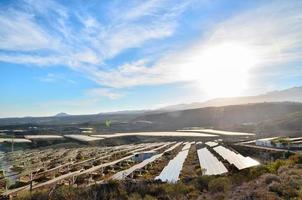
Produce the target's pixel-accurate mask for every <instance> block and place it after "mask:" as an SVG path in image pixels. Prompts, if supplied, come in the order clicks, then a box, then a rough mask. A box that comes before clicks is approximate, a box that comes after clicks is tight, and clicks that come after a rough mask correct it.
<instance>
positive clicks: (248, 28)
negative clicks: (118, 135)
mask: <svg viewBox="0 0 302 200" xmlns="http://www.w3.org/2000/svg"><path fill="white" fill-rule="evenodd" d="M301 64H302V1H300V0H288V1H278V0H274V1H271V0H251V1H249V0H245V1H239V0H148V1H141V0H127V1H123V0H60V1H59V0H57V1H55V0H43V1H40V0H1V1H0V76H1V77H0V91H1V96H0V117H24V116H50V115H55V114H57V113H59V112H66V113H69V114H93V113H101V112H111V111H118V110H140V109H144V110H147V109H156V108H160V107H164V106H167V105H174V104H179V103H190V102H199V101H205V100H208V99H211V98H219V97H229V96H244V95H256V94H261V93H264V92H268V91H272V90H282V89H286V88H290V87H294V86H301V85H302V65H301Z"/></svg>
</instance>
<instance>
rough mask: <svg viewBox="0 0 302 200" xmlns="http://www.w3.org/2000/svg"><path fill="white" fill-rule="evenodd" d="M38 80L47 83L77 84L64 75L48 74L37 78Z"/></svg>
mask: <svg viewBox="0 0 302 200" xmlns="http://www.w3.org/2000/svg"><path fill="white" fill-rule="evenodd" d="M37 79H38V80H40V81H42V82H46V83H55V82H58V81H60V82H66V83H70V84H76V81H74V80H72V79H70V78H68V77H66V76H64V75H63V74H54V73H48V74H47V75H46V76H41V77H37Z"/></svg>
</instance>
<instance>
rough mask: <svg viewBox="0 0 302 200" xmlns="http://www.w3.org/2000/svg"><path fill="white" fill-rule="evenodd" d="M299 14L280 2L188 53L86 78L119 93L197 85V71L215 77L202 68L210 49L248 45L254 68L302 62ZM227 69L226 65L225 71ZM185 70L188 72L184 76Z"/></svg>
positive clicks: (232, 22)
mask: <svg viewBox="0 0 302 200" xmlns="http://www.w3.org/2000/svg"><path fill="white" fill-rule="evenodd" d="M301 9H302V4H301V3H299V2H297V1H296V4H292V3H290V2H281V1H280V2H279V3H276V4H274V3H272V4H268V5H265V6H262V7H258V8H256V9H253V10H250V11H245V12H243V13H239V14H237V15H234V16H233V17H231V18H230V19H227V20H225V21H223V22H221V23H219V24H218V25H217V26H215V27H213V29H212V31H209V33H208V35H207V37H204V38H203V39H200V40H199V41H197V42H195V43H194V44H192V45H191V46H188V47H187V48H186V49H184V50H180V51H178V50H177V51H175V52H174V53H170V54H167V55H165V56H163V57H162V58H161V59H159V60H157V61H156V62H155V63H154V64H151V65H150V64H149V63H148V62H146V61H145V60H138V61H136V62H129V63H124V64H123V65H121V66H119V67H117V68H115V69H111V70H107V71H103V70H93V69H91V71H89V72H88V73H90V75H91V76H92V77H94V79H95V80H96V81H98V82H100V83H102V84H104V85H106V86H110V87H117V88H122V87H131V86H136V85H156V84H164V83H175V82H187V81H192V80H193V81H194V79H193V78H192V75H193V76H194V72H196V73H195V75H199V76H202V77H207V76H212V75H213V73H212V71H210V73H209V69H208V66H202V65H203V63H204V60H203V54H204V52H206V51H207V49H209V47H212V46H215V45H218V44H224V43H238V44H241V45H244V46H247V47H248V48H249V49H250V50H252V51H253V52H254V53H255V56H256V57H257V63H254V64H255V65H254V67H267V66H271V65H279V64H282V63H289V62H293V61H297V60H300V61H301V60H302V56H301V55H302V41H301V40H302V15H301V12H300V11H301ZM238 56H241V55H238ZM223 67H227V66H221V69H223ZM226 70H227V69H226ZM186 71H190V73H188V74H187V75H186V73H183V72H186ZM201 72H202V73H201ZM216 74H217V73H216ZM210 78H212V79H214V78H215V77H210ZM216 78H217V77H216ZM199 79H200V78H199ZM205 80H208V79H205ZM204 84H207V83H204Z"/></svg>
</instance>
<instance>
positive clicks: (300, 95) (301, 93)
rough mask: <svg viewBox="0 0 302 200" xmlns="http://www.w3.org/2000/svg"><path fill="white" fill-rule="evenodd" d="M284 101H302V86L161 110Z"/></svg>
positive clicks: (174, 106)
mask: <svg viewBox="0 0 302 200" xmlns="http://www.w3.org/2000/svg"><path fill="white" fill-rule="evenodd" d="M284 101H290V102H302V86H300V87H293V88H289V89H286V90H278V91H272V92H268V93H265V94H260V95H256V96H244V97H228V98H217V99H211V100H209V101H206V102H195V103H190V104H178V105H171V106H167V107H164V108H161V109H160V110H162V111H175V110H186V109H195V108H204V107H211V106H227V105H240V104H248V103H263V102H284Z"/></svg>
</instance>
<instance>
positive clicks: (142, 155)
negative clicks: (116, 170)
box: [132, 151, 156, 162]
mask: <svg viewBox="0 0 302 200" xmlns="http://www.w3.org/2000/svg"><path fill="white" fill-rule="evenodd" d="M155 154H156V151H143V152H138V153H135V154H134V156H133V158H132V160H133V161H135V162H141V161H143V160H146V159H148V158H151V157H152V156H154V155H155Z"/></svg>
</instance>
